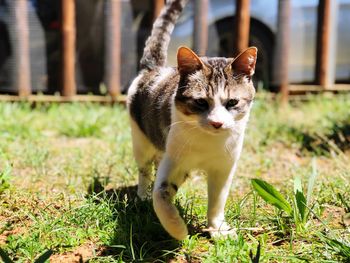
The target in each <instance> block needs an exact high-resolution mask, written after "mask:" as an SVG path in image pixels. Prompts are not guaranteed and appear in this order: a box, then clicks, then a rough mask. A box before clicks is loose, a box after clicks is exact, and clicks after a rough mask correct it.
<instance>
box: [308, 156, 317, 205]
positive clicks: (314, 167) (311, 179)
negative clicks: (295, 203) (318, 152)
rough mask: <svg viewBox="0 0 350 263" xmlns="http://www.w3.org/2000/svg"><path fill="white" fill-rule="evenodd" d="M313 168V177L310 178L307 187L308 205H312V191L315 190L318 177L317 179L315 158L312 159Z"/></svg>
mask: <svg viewBox="0 0 350 263" xmlns="http://www.w3.org/2000/svg"><path fill="white" fill-rule="evenodd" d="M311 167H312V168H311V169H312V172H311V176H310V178H309V182H308V185H307V197H306V205H310V202H311V195H312V190H313V188H314V185H315V181H316V177H317V174H318V171H317V166H316V160H315V158H313V159H312V163H311Z"/></svg>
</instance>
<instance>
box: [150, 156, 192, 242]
mask: <svg viewBox="0 0 350 263" xmlns="http://www.w3.org/2000/svg"><path fill="white" fill-rule="evenodd" d="M184 178H185V173H184V171H183V170H182V169H180V168H179V166H178V165H177V163H175V162H174V161H173V160H171V159H170V158H169V157H168V156H167V155H166V154H165V156H164V157H163V159H162V160H161V162H160V165H159V168H158V171H157V176H156V181H155V184H154V189H153V207H154V210H155V212H156V214H157V216H158V219H159V221H160V222H161V224H162V226H163V227H164V228H165V230H166V231H167V232H168V233H169V234H170V235H171V236H172V237H174V238H176V239H178V240H183V239H185V238H186V236H187V235H188V230H187V226H186V224H185V222H184V220H183V219H182V218H181V217H180V214H179V211H178V210H177V208H176V207H175V205H174V204H173V198H174V196H175V195H176V193H177V190H178V188H179V187H180V185H181V184H182V183H183V182H184Z"/></svg>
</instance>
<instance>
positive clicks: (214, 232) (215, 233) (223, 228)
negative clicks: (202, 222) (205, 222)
mask: <svg viewBox="0 0 350 263" xmlns="http://www.w3.org/2000/svg"><path fill="white" fill-rule="evenodd" d="M204 231H205V232H208V233H209V234H210V237H211V238H214V239H217V238H222V237H227V236H230V237H233V238H235V237H237V233H236V230H235V229H234V228H232V227H231V226H230V225H229V224H227V223H226V222H223V223H222V224H221V225H220V226H219V227H217V228H215V227H212V226H209V227H208V228H206V229H204Z"/></svg>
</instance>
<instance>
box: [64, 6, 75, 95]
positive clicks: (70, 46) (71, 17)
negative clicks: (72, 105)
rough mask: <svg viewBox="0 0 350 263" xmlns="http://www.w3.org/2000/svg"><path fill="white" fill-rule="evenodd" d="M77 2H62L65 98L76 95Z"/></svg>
mask: <svg viewBox="0 0 350 263" xmlns="http://www.w3.org/2000/svg"><path fill="white" fill-rule="evenodd" d="M75 38H76V28H75V1H74V0H62V56H63V57H62V60H63V61H62V67H63V68H62V77H63V81H62V84H63V96H66V97H71V96H74V95H75V94H76V91H77V90H76V83H75Z"/></svg>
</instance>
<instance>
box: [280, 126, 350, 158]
mask: <svg viewBox="0 0 350 263" xmlns="http://www.w3.org/2000/svg"><path fill="white" fill-rule="evenodd" d="M287 129H288V133H289V134H290V135H292V136H293V137H294V138H295V139H296V140H297V141H298V142H299V143H300V144H301V146H300V150H301V151H302V152H305V151H306V152H310V153H313V154H316V155H325V156H328V155H329V154H330V153H331V152H335V153H339V152H340V151H341V152H345V151H348V150H350V123H349V121H343V122H340V123H334V124H333V126H332V127H331V128H330V130H329V131H328V132H326V133H322V131H319V132H307V131H302V130H299V129H296V128H292V127H289V128H287Z"/></svg>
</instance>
